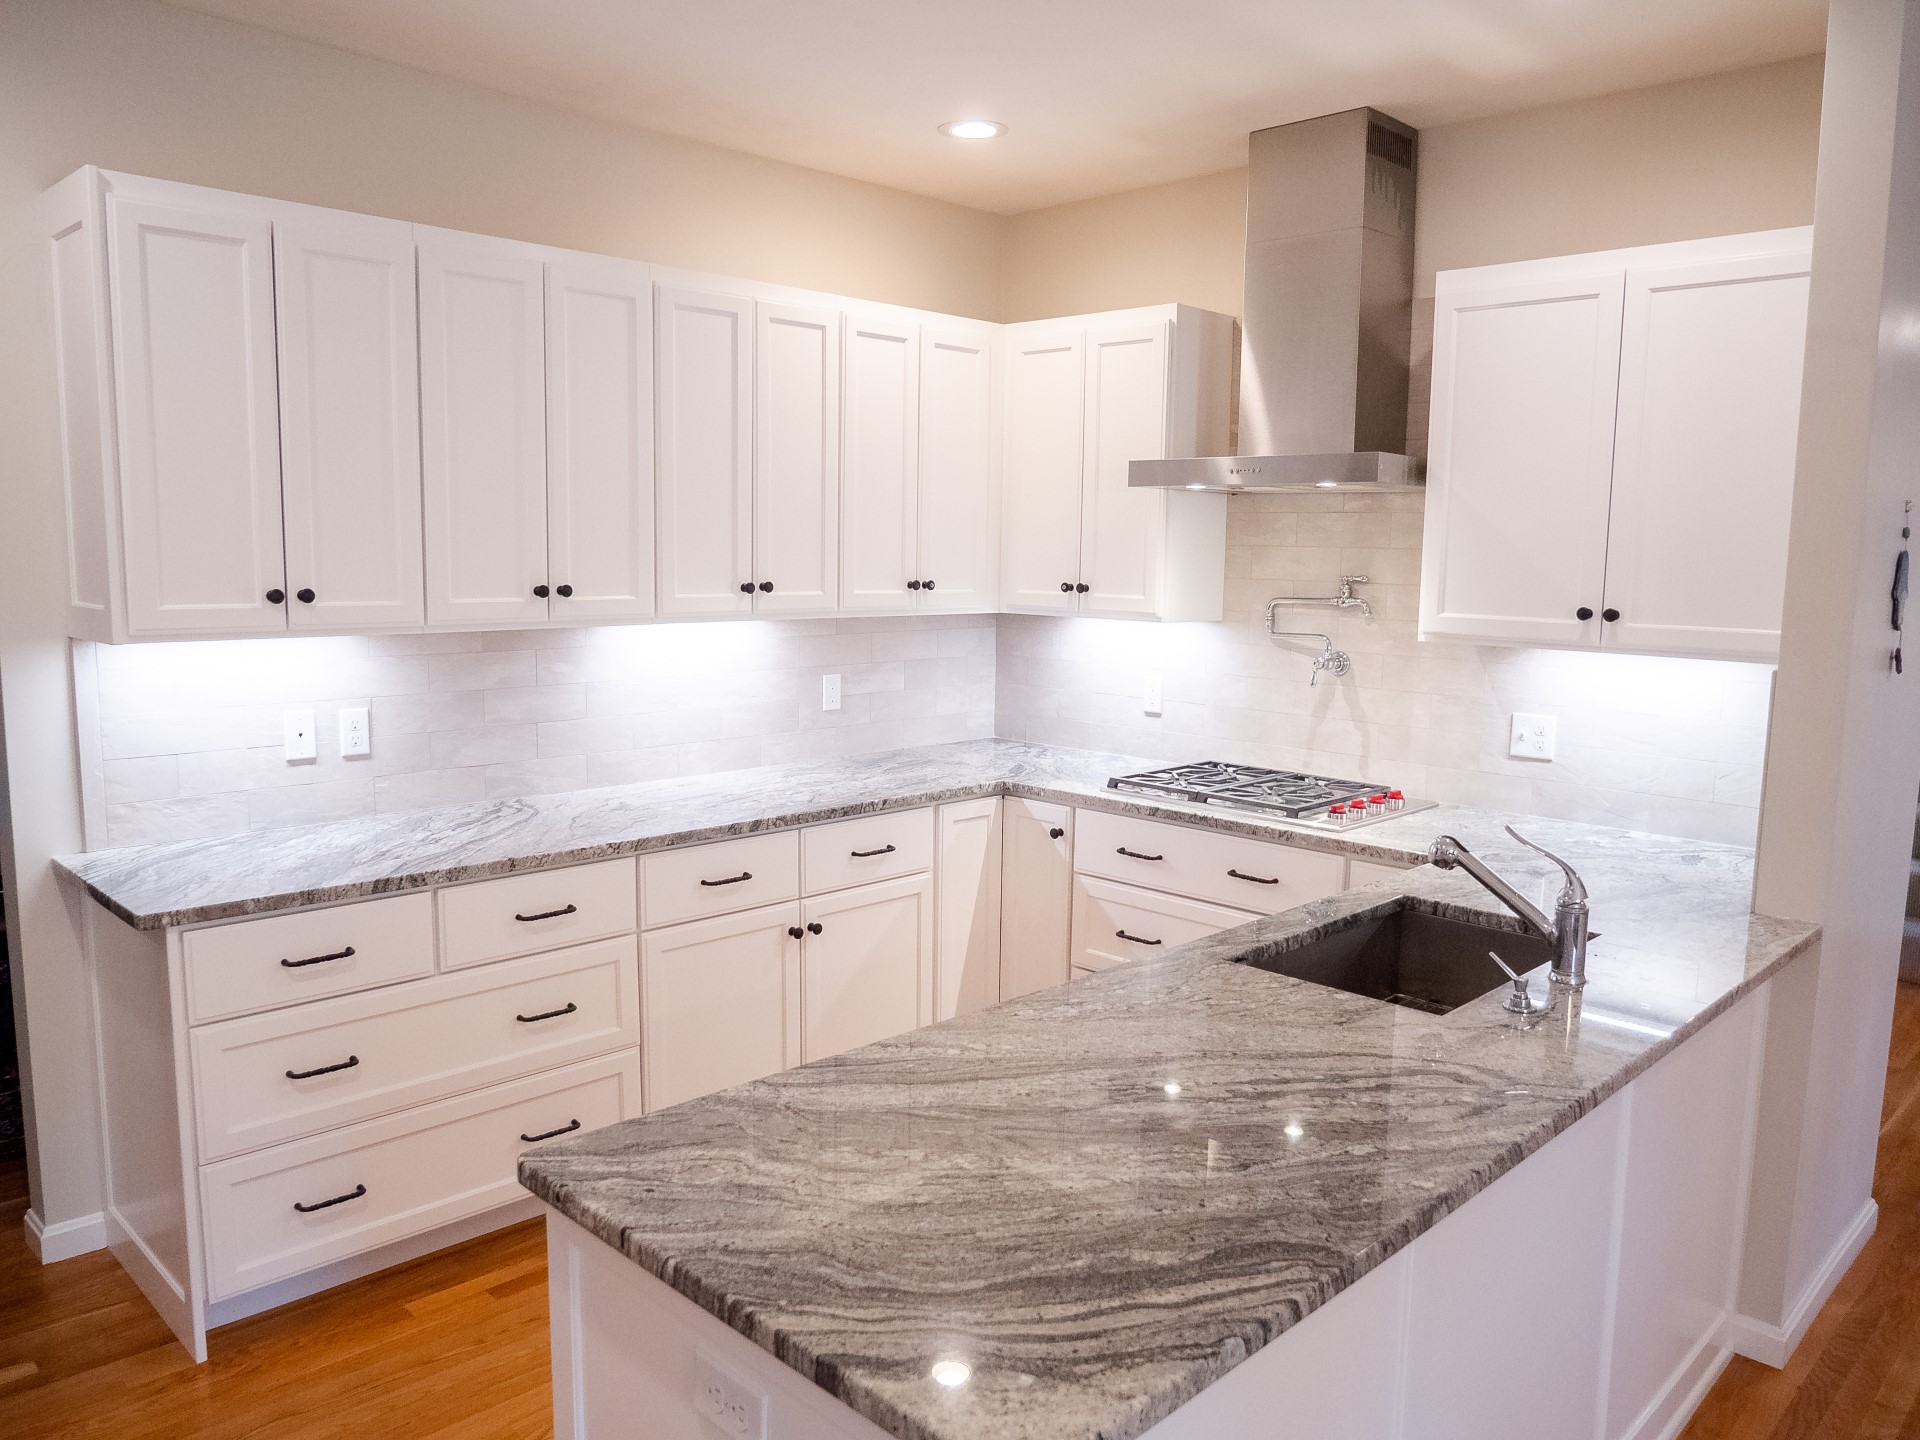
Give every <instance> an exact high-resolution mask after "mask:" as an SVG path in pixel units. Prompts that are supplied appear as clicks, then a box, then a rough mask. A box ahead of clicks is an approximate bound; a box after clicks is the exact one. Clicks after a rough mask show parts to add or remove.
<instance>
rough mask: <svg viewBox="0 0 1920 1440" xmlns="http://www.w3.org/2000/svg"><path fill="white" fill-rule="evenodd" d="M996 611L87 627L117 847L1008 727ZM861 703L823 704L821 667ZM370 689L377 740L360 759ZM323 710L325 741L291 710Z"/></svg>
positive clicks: (94, 764)
mask: <svg viewBox="0 0 1920 1440" xmlns="http://www.w3.org/2000/svg"><path fill="white" fill-rule="evenodd" d="M994 637H995V627H994V620H993V617H992V616H982V615H954V616H933V615H930V616H912V617H904V618H875V619H838V620H764V621H744V622H732V623H722V624H705V625H640V626H617V627H615V626H609V627H596V628H591V629H581V630H506V631H488V632H484V633H461V634H436V635H396V636H354V637H326V638H318V637H316V638H285V639H271V640H226V641H216V642H206V643H191V642H189V643H170V644H154V645H125V646H108V645H93V644H88V643H76V644H75V646H74V671H75V676H74V678H75V689H76V693H77V696H78V699H79V704H78V707H77V708H78V712H79V716H80V727H81V750H82V754H83V757H85V783H84V786H83V788H84V790H85V794H86V801H87V805H86V811H87V829H88V842H89V844H90V845H92V846H94V847H95V848H99V847H104V846H114V845H140V844H150V843H155V842H159V841H166V840H181V839H189V838H196V837H202V836H210V835H227V834H235V833H239V832H244V831H248V830H261V829H268V828H271V827H273V826H277V825H294V824H303V823H307V822H312V821H325V820H344V819H351V818H353V817H356V816H362V815H373V814H384V813H390V812H395V811H404V810H424V809H431V808H434V807H437V806H442V805H457V804H462V803H465V802H467V801H475V800H486V799H490V798H500V797H504V796H513V795H533V794H540V793H543V792H549V791H557V790H578V789H584V788H586V787H589V786H595V785H619V784H625V783H628V782H632V781H638V780H648V779H656V778H660V777H664V776H670V775H685V774H696V773H700V772H705V771H712V770H733V769H740V768H743V767H746V766H751V765H761V764H772V763H776V762H780V761H787V760H806V759H813V758H820V757H826V756H831V755H845V754H854V753H859V752H862V751H869V750H884V749H890V748H892V747H895V746H899V745H913V744H929V743H933V742H937V741H942V740H958V739H967V738H974V737H981V736H987V735H991V734H992V733H993V690H994ZM828 674H837V675H839V676H840V677H841V696H842V698H841V706H840V709H838V710H836V711H823V710H822V709H821V708H820V689H821V685H820V682H821V677H822V676H823V675H828ZM358 705H366V706H370V708H371V711H372V714H371V732H372V740H373V753H372V754H371V755H368V756H363V757H354V758H349V759H343V758H341V756H340V747H339V730H338V717H339V712H340V710H341V709H343V708H346V707H350V706H358ZM290 709H312V710H313V711H314V712H315V723H316V729H317V734H318V741H319V755H318V758H317V759H315V760H313V761H308V762H296V763H289V762H288V761H287V760H286V759H285V758H284V755H283V750H282V723H283V716H284V714H285V712H286V711H287V710H290Z"/></svg>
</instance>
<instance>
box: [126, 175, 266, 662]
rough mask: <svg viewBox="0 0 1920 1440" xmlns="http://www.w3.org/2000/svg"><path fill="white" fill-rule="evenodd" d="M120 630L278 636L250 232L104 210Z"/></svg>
mask: <svg viewBox="0 0 1920 1440" xmlns="http://www.w3.org/2000/svg"><path fill="white" fill-rule="evenodd" d="M108 219H109V263H110V270H111V285H112V295H113V305H112V310H113V339H114V349H115V353H116V357H117V360H118V371H119V382H120V388H119V395H118V401H119V411H120V470H121V504H122V507H123V510H124V516H123V519H124V524H125V529H126V556H125V561H126V585H127V623H128V629H129V631H130V632H131V633H132V634H135V635H163V634H166V633H168V632H171V631H182V630H219V631H223V632H229V633H235V634H242V633H255V632H268V631H276V630H284V629H285V628H286V623H287V620H286V613H285V611H284V610H283V609H282V607H281V606H280V605H278V604H274V603H272V602H270V601H268V600H267V599H266V593H267V591H269V590H273V589H279V588H282V587H283V586H284V585H285V583H286V570H285V565H284V562H283V557H282V553H281V538H280V426H279V411H278V399H277V395H276V383H275V377H274V353H273V255H272V249H273V242H272V234H271V229H270V227H269V225H268V223H267V221H265V220H264V219H253V218H250V217H247V216H239V215H223V214H220V213H217V212H215V211H210V210H207V211H202V210H176V209H172V208H170V207H167V206H161V205H148V204H142V203H140V202H137V201H129V200H123V199H120V198H118V197H109V200H108Z"/></svg>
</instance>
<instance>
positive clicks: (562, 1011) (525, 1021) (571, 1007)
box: [513, 1000, 580, 1025]
mask: <svg viewBox="0 0 1920 1440" xmlns="http://www.w3.org/2000/svg"><path fill="white" fill-rule="evenodd" d="M579 1008H580V1007H579V1006H578V1005H576V1004H574V1003H573V1001H571V1000H569V1001H568V1002H567V1003H566V1004H564V1005H562V1006H561V1007H560V1008H559V1009H558V1010H542V1011H541V1012H540V1013H539V1014H538V1015H516V1016H514V1017H513V1018H514V1019H516V1020H518V1021H519V1022H520V1023H521V1024H522V1025H531V1024H533V1022H534V1021H536V1020H557V1019H559V1018H560V1017H561V1016H562V1015H571V1014H573V1012H574V1011H576V1010H578V1009H579Z"/></svg>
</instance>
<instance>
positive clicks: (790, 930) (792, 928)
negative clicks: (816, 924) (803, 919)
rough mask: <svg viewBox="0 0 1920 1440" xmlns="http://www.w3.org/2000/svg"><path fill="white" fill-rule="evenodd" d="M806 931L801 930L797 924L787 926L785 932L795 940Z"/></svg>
mask: <svg viewBox="0 0 1920 1440" xmlns="http://www.w3.org/2000/svg"><path fill="white" fill-rule="evenodd" d="M806 933H807V932H806V931H804V930H802V929H801V928H800V927H799V926H798V925H789V926H787V934H789V935H791V936H792V937H793V938H794V939H796V940H798V939H799V938H800V937H801V936H802V935H804V934H806Z"/></svg>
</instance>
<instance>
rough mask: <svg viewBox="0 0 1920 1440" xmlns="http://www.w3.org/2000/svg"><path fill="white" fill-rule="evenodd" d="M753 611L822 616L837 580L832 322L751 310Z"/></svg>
mask: <svg viewBox="0 0 1920 1440" xmlns="http://www.w3.org/2000/svg"><path fill="white" fill-rule="evenodd" d="M753 439H754V447H753V517H752V518H753V570H752V575H751V578H752V581H753V587H754V593H753V608H754V609H755V610H756V611H757V612H759V613H761V614H793V613H798V614H813V615H819V614H830V613H832V611H833V610H834V608H835V605H836V601H837V599H838V590H839V577H840V313H839V311H837V310H833V309H829V308H826V307H822V306H814V305H774V304H768V303H766V302H764V301H763V302H761V303H760V304H759V305H757V306H756V307H755V330H754V390H753Z"/></svg>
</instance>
